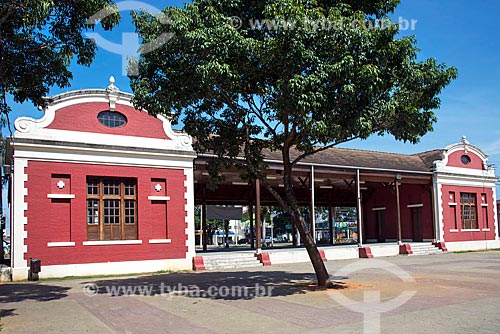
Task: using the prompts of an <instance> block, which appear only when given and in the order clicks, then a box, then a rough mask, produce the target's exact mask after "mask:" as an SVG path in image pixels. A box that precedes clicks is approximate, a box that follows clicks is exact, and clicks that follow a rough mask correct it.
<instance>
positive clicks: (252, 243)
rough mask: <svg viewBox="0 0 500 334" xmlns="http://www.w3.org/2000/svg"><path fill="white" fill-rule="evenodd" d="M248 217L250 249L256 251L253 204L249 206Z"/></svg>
mask: <svg viewBox="0 0 500 334" xmlns="http://www.w3.org/2000/svg"><path fill="white" fill-rule="evenodd" d="M248 216H249V217H250V248H251V249H255V243H254V241H253V239H254V237H255V234H254V230H253V202H250V205H248Z"/></svg>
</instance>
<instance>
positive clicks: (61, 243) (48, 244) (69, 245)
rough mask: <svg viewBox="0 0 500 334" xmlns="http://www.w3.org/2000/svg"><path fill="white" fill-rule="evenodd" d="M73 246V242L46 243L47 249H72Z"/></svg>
mask: <svg viewBox="0 0 500 334" xmlns="http://www.w3.org/2000/svg"><path fill="white" fill-rule="evenodd" d="M72 246H75V242H74V241H66V242H47V247H72Z"/></svg>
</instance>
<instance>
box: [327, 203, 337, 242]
mask: <svg viewBox="0 0 500 334" xmlns="http://www.w3.org/2000/svg"><path fill="white" fill-rule="evenodd" d="M332 210H333V208H332V206H331V205H330V206H329V207H328V225H330V230H329V234H330V240H329V241H330V244H332V245H333V244H335V238H334V235H333V231H334V230H335V229H334V228H333V224H334V223H333V212H332Z"/></svg>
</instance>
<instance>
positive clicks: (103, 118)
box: [97, 111, 127, 128]
mask: <svg viewBox="0 0 500 334" xmlns="http://www.w3.org/2000/svg"><path fill="white" fill-rule="evenodd" d="M97 119H98V120H99V123H101V124H102V125H104V126H107V127H108V128H119V127H122V126H124V125H125V124H127V117H125V115H123V114H120V113H119V112H116V111H101V112H100V113H99V115H97Z"/></svg>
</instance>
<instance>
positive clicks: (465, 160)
mask: <svg viewBox="0 0 500 334" xmlns="http://www.w3.org/2000/svg"><path fill="white" fill-rule="evenodd" d="M461 159H462V163H463V164H464V165H468V164H470V162H471V159H470V157H469V156H468V155H466V154H464V155H462V158H461Z"/></svg>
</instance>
